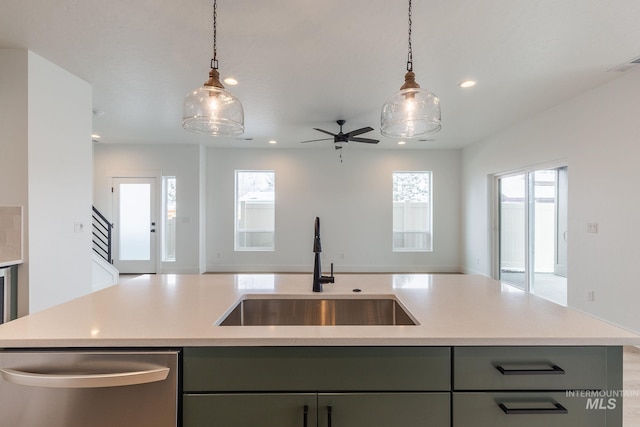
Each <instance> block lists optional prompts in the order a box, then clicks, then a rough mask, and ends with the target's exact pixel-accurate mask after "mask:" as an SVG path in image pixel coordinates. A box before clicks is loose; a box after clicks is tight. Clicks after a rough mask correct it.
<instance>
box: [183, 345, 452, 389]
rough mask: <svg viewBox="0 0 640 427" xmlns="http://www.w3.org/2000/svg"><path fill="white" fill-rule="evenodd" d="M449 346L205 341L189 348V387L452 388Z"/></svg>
mask: <svg viewBox="0 0 640 427" xmlns="http://www.w3.org/2000/svg"><path fill="white" fill-rule="evenodd" d="M450 354H451V352H450V348H449V347H205V348H186V349H185V350H184V376H183V378H184V390H185V391H188V392H190V391H193V392H198V391H200V392H202V391H223V392H231V391H244V392H251V391H313V392H316V391H448V390H450V384H451V358H450Z"/></svg>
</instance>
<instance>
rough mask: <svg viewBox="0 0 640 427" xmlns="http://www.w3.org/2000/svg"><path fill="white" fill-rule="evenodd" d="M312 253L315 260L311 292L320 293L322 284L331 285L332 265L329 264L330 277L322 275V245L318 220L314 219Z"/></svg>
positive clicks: (332, 279)
mask: <svg viewBox="0 0 640 427" xmlns="http://www.w3.org/2000/svg"><path fill="white" fill-rule="evenodd" d="M313 253H314V254H315V260H314V263H313V292H322V284H323V283H333V282H334V277H333V263H331V276H323V275H322V264H321V263H320V254H321V253H322V245H321V244H320V218H318V217H316V219H315V223H314V233H313Z"/></svg>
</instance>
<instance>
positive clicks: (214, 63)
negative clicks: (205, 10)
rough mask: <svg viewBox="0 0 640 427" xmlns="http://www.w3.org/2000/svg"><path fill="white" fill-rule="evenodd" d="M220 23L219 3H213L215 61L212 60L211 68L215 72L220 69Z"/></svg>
mask: <svg viewBox="0 0 640 427" xmlns="http://www.w3.org/2000/svg"><path fill="white" fill-rule="evenodd" d="M217 21H218V2H217V1H216V0H214V1H213V59H212V60H211V68H212V69H214V70H217V69H218V37H217V36H218V30H217V25H216V23H217Z"/></svg>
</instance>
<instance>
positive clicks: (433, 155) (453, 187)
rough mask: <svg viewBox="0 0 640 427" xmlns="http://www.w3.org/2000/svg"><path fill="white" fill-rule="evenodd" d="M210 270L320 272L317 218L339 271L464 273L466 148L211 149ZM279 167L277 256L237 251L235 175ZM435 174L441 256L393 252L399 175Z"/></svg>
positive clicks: (326, 257) (326, 251) (327, 256)
mask: <svg viewBox="0 0 640 427" xmlns="http://www.w3.org/2000/svg"><path fill="white" fill-rule="evenodd" d="M207 154H208V156H207V193H206V194H207V197H206V199H207V242H208V245H207V270H208V271H306V272H310V271H312V266H313V253H312V248H313V219H314V217H316V216H319V217H320V219H321V236H322V249H323V263H324V267H325V270H326V271H328V269H329V263H331V262H333V263H334V264H335V271H336V272H346V271H349V272H354V271H367V272H378V271H380V272H382V271H392V272H399V271H405V272H406V271H421V272H428V271H435V272H451V271H454V272H457V271H459V250H460V247H459V242H460V233H459V230H460V215H459V212H460V199H459V194H460V165H459V155H460V153H459V151H457V150H450V151H418V150H413V151H412V150H406V151H403V150H384V149H379V148H377V147H366V148H359V147H351V146H350V147H347V148H345V149H344V152H343V158H344V159H343V163H340V159H339V157H338V152H336V151H335V150H333V149H331V147H330V146H327V147H325V148H318V149H277V148H276V149H254V150H249V149H208V150H207ZM241 169H244V170H274V171H275V181H276V236H275V241H276V243H275V245H276V250H275V251H273V252H234V250H233V247H234V244H233V233H234V177H235V170H241ZM402 170H405V171H412V170H432V171H433V197H434V202H433V205H434V211H433V216H434V219H433V234H434V250H433V252H422V253H397V252H396V253H394V252H392V251H391V246H392V230H391V227H392V220H391V216H392V172H394V171H402Z"/></svg>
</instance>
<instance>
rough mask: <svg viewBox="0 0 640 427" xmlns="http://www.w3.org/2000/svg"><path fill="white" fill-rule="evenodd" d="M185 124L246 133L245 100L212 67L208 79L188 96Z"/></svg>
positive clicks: (208, 132)
mask: <svg viewBox="0 0 640 427" xmlns="http://www.w3.org/2000/svg"><path fill="white" fill-rule="evenodd" d="M182 127H183V128H185V129H186V130H188V131H191V132H197V133H202V134H205V135H214V136H233V135H242V134H243V133H244V110H243V108H242V104H241V103H240V100H238V98H236V97H235V96H233V95H232V94H231V93H230V92H228V91H227V90H226V89H225V88H224V86H223V85H222V84H221V83H220V80H219V74H218V70H215V69H212V70H211V72H210V73H209V80H208V81H207V82H205V83H204V85H203V86H202V87H200V88H198V89H196V90H194V91H193V92H190V93H188V94H187V96H186V97H185V99H184V113H183V116H182Z"/></svg>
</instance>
